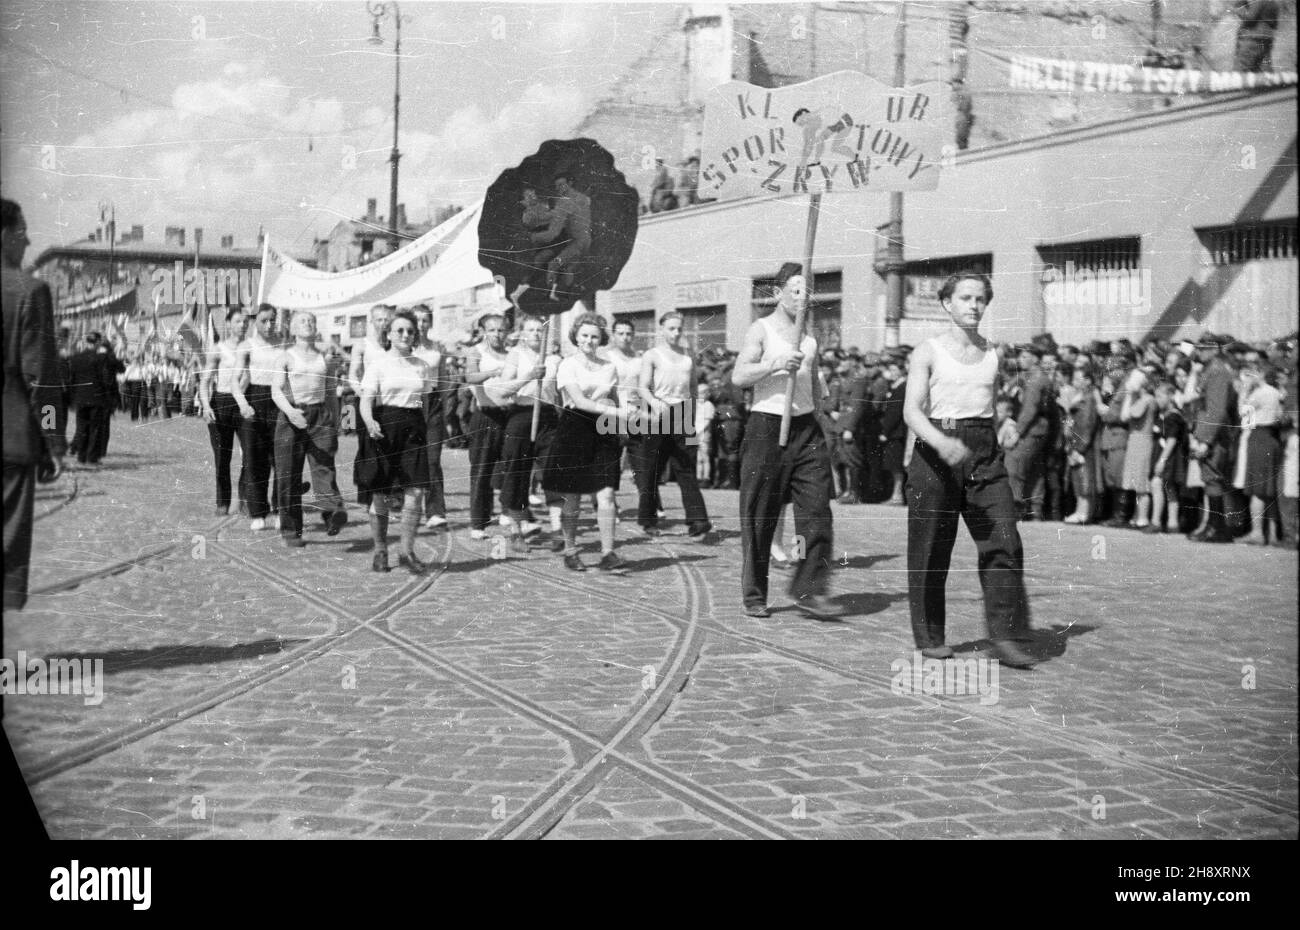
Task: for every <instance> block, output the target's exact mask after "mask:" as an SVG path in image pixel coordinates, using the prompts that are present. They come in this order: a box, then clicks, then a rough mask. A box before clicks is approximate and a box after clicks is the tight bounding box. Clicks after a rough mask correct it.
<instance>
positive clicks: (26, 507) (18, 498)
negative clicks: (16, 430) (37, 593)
mask: <svg viewBox="0 0 1300 930" xmlns="http://www.w3.org/2000/svg"><path fill="white" fill-rule="evenodd" d="M4 501H5V526H4V537H5V610H22V608H23V606H24V605H26V603H27V575H28V565H29V564H30V562H31V559H32V519H33V516H34V513H35V510H34V508H35V502H36V466H35V465H9V464H6V465H5V469H4Z"/></svg>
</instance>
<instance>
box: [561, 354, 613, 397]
mask: <svg viewBox="0 0 1300 930" xmlns="http://www.w3.org/2000/svg"><path fill="white" fill-rule="evenodd" d="M555 381H556V386H557V387H558V388H559V389H560V396H561V397H564V391H565V390H568V392H569V393H570V394H581V395H582V396H583V397H585V398H587V400H590V401H612V400H613V395H614V390H615V388H617V387H618V369H616V368H615V367H614V363H613V362H611V361H608V360H606V359H603V358H600V359H597V360H596V363H594V365H592V364H590V363H588V361H587V357H586V356H585V355H582V354H578V355H570V356H569V357H568V358H566V359H565V360H564V361H562V362H560V369H559V371H558V372H557V373H556V376H555ZM564 406H566V407H572V406H573V405H572V404H571V403H569V401H568V398H564Z"/></svg>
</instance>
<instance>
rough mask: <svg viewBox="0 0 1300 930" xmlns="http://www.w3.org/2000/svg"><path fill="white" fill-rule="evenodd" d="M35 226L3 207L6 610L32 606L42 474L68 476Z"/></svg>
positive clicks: (9, 204) (14, 208)
mask: <svg viewBox="0 0 1300 930" xmlns="http://www.w3.org/2000/svg"><path fill="white" fill-rule="evenodd" d="M28 244H29V243H28V239H27V223H26V221H25V220H24V219H23V214H22V210H21V208H19V206H18V204H16V203H14V202H13V201H12V200H0V259H2V260H3V268H2V269H0V282H2V284H3V301H2V305H3V312H4V386H3V395H4V508H5V510H4V513H5V516H4V520H5V522H4V546H5V564H4V574H5V595H4V607H5V610H21V609H22V608H23V606H24V605H26V603H27V575H28V564H29V562H30V561H31V552H32V518H33V505H34V501H35V496H36V479H37V472H38V470H39V471H40V472H41V474H40V477H41V479H42V480H46V481H53V480H54V479H55V478H57V477H58V475H59V472H60V471H62V469H63V416H64V410H63V398H62V391H61V388H60V384H59V375H58V354H57V349H56V348H55V343H54V301H53V300H52V299H51V297H50V288H49V285H48V284H45V283H44V282H42V281H37V280H36V279H35V278H33V277H32V276H31V275H29V274H27V273H26V272H24V271H23V270H22V261H23V252H25V251H26V250H27V246H28Z"/></svg>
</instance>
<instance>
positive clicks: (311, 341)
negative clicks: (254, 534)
mask: <svg viewBox="0 0 1300 930" xmlns="http://www.w3.org/2000/svg"><path fill="white" fill-rule="evenodd" d="M289 332H290V334H291V335H292V336H293V338H294V342H293V345H291V346H289V348H287V349H285V350H284V352H282V353H281V354H280V359H279V362H278V363H277V365H276V372H275V379H274V380H273V381H272V382H271V398H272V399H273V400H274V401H275V405H276V406H277V407H279V408H280V418H279V420H278V421H277V422H276V424H275V473H276V475H277V476H278V477H279V479H280V480H279V481H278V482H277V484H278V488H279V494H280V499H279V501H278V502H277V503H278V505H279V509H280V535H281V536H282V537H283V538H284V542H285V545H287V546H289V547H290V548H301V547H302V546H303V545H304V543H303V538H302V491H301V487H300V481H301V479H302V466H303V460H304V459H306V460H307V462H308V463H310V465H311V483H312V487H314V488H315V489H316V506H317V508H318V509H319V510H320V512H321V517H322V519H323V520H324V521H325V526H326V528H327V530H328V534H329V535H330V536H337V535H338V534H339V531H340V530H341V529H343V527H345V526H347V523H348V512H347V509H346V507H345V506H344V504H343V496H342V495H341V494H339V484H338V479H337V477H336V476H335V472H334V453H336V452H337V451H338V448H339V424H338V420H337V418H336V414H335V407H334V405H333V404H331V403H329V397H330V395H332V394H333V392H334V383H333V382H334V379H333V378H327V377H326V375H325V371H326V365H325V356H324V355H322V354H321V352H320V351H319V350H318V349H317V348H316V317H315V316H313V315H312V314H311V313H308V312H306V311H301V312H299V313H296V314H294V317H293V321H292V322H291V323H290V326H289Z"/></svg>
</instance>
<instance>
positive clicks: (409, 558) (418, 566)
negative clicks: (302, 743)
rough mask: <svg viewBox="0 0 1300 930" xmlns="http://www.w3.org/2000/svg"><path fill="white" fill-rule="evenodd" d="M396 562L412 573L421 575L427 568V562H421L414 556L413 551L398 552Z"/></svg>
mask: <svg viewBox="0 0 1300 930" xmlns="http://www.w3.org/2000/svg"><path fill="white" fill-rule="evenodd" d="M397 564H398V565H400V566H402V567H403V568H405V569H406V570H407V571H408V572H410V573H411V574H412V575H423V574H424V573H425V572H427V571H428V570H429V563H428V562H421V561H420V560H419V559H418V558H416V556H415V553H414V552H411V553H406V552H399V553H398V554H397Z"/></svg>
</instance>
